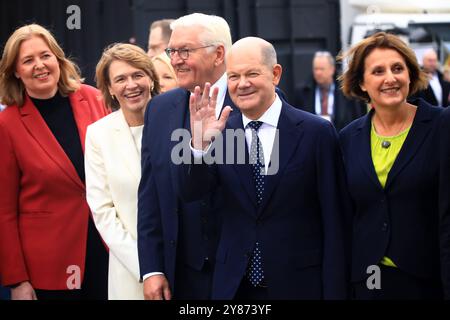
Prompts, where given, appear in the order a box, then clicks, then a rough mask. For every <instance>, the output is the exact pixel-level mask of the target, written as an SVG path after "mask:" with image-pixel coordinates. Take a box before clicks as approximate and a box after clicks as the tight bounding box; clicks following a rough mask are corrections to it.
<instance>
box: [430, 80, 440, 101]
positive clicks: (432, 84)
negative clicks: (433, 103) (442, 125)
mask: <svg viewBox="0 0 450 320" xmlns="http://www.w3.org/2000/svg"><path fill="white" fill-rule="evenodd" d="M430 87H431V89H432V90H433V93H434V96H435V97H436V100H437V102H438V106H442V87H441V83H440V82H439V78H438V76H437V73H436V72H435V73H433V77H432V78H431V79H430Z"/></svg>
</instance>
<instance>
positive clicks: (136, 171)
mask: <svg viewBox="0 0 450 320" xmlns="http://www.w3.org/2000/svg"><path fill="white" fill-rule="evenodd" d="M112 128H113V131H114V135H115V139H114V141H115V144H116V145H117V146H118V150H120V152H118V154H117V156H118V157H120V158H121V159H122V161H123V163H124V164H125V166H126V167H127V168H128V171H129V172H130V173H131V174H132V175H133V176H134V177H135V178H136V179H137V181H139V180H140V177H141V166H140V156H139V151H138V149H137V147H136V144H135V142H134V139H133V136H132V134H131V131H130V127H129V126H128V123H127V122H126V120H125V116H124V115H123V112H122V110H120V109H119V110H118V111H116V114H115V117H114V121H113V122H112Z"/></svg>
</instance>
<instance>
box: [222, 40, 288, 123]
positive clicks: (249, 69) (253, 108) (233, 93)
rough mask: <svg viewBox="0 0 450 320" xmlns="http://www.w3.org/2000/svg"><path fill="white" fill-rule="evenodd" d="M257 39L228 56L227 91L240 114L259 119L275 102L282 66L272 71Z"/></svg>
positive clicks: (276, 65)
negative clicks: (263, 59)
mask: <svg viewBox="0 0 450 320" xmlns="http://www.w3.org/2000/svg"><path fill="white" fill-rule="evenodd" d="M258 45H259V42H257V41H256V40H254V41H252V40H246V41H245V42H243V43H242V44H241V45H239V46H235V47H233V48H232V50H231V51H230V52H229V54H228V56H227V64H226V65H227V76H228V91H229V93H230V97H231V99H232V100H233V102H234V103H235V104H236V106H238V107H239V109H240V110H241V112H242V113H243V114H244V115H245V116H247V117H248V118H250V119H252V120H256V119H258V118H259V117H261V115H263V114H264V112H265V111H266V110H267V109H268V108H269V107H270V106H271V105H272V103H273V102H274V100H275V86H277V85H278V83H279V81H280V78H281V66H280V65H279V64H275V65H274V66H273V67H272V68H269V66H267V65H266V64H264V63H263V61H262V55H261V49H260V47H258Z"/></svg>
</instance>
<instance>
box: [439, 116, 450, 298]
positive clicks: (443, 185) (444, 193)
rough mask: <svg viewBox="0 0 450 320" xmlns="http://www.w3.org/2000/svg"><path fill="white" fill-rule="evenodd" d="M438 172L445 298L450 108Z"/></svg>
mask: <svg viewBox="0 0 450 320" xmlns="http://www.w3.org/2000/svg"><path fill="white" fill-rule="evenodd" d="M440 137H441V147H440V150H441V156H440V159H441V162H440V165H441V171H440V172H441V174H440V188H439V189H440V191H439V196H440V201H439V203H440V234H441V270H442V279H443V284H444V293H445V298H446V299H450V108H446V109H445V110H444V111H443V112H442V127H441V133H440Z"/></svg>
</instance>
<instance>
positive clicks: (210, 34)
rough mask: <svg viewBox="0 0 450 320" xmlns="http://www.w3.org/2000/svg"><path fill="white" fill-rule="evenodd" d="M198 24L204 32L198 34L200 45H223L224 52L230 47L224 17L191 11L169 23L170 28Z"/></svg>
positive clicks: (228, 33) (229, 38)
mask: <svg viewBox="0 0 450 320" xmlns="http://www.w3.org/2000/svg"><path fill="white" fill-rule="evenodd" d="M194 26H200V27H202V28H203V29H204V32H202V33H200V34H199V38H200V42H201V43H202V45H204V46H207V45H210V44H212V45H215V46H217V45H223V46H224V47H225V52H226V51H228V50H229V49H230V48H231V44H232V42H231V33H230V26H229V25H228V23H227V22H226V21H225V19H224V18H222V17H219V16H215V15H207V14H203V13H192V14H188V15H186V16H182V17H180V18H178V19H176V20H175V21H173V22H172V23H171V24H170V29H172V31H173V30H175V29H176V28H187V27H194Z"/></svg>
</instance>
